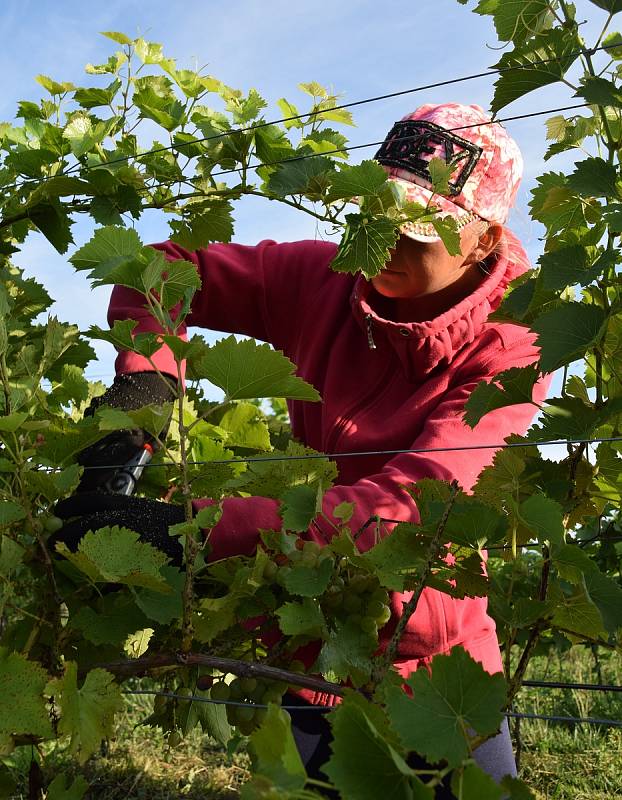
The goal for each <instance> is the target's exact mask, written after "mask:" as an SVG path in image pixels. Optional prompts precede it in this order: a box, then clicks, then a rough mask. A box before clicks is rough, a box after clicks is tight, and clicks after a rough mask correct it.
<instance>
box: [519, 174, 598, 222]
mask: <svg viewBox="0 0 622 800" xmlns="http://www.w3.org/2000/svg"><path fill="white" fill-rule="evenodd" d="M532 195H533V198H532V200H531V201H530V203H529V207H530V208H531V212H532V215H533V217H534V219H537V220H538V221H539V222H542V224H543V225H545V226H546V227H547V229H548V231H549V233H556V232H558V231H564V230H566V229H567V228H576V227H579V226H580V225H584V224H585V221H586V213H588V214H589V210H588V208H587V205H586V201H585V200H582V199H581V198H580V197H579V196H578V195H577V194H576V193H575V192H573V191H572V189H570V187H569V186H568V178H567V176H566V175H563V174H562V173H556V172H546V173H544V175H541V176H540V177H539V178H538V186H536V188H535V189H533V190H532Z"/></svg>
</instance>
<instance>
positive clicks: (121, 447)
mask: <svg viewBox="0 0 622 800" xmlns="http://www.w3.org/2000/svg"><path fill="white" fill-rule="evenodd" d="M163 377H164V378H165V380H163V379H162V377H161V376H160V375H158V373H157V372H134V373H128V374H124V375H117V377H116V378H115V379H114V383H113V384H112V386H111V387H110V388H109V389H107V390H106V391H105V392H104V394H102V395H101V396H100V397H96V398H95V399H94V400H93V401H92V402H91V404H90V406H89V407H88V408H87V410H86V411H85V414H84V415H85V416H87V417H92V416H93V414H94V413H95V411H97V409H98V408H99V407H100V406H104V405H106V406H110V407H111V408H119V409H121V410H123V411H133V410H134V409H137V408H142V407H143V406H147V405H163V404H164V403H169V402H171V401H172V400H173V399H174V398H175V390H176V388H177V381H176V380H175V379H174V378H173V377H172V376H170V375H164V376H163ZM169 424H170V417H169V419H168V422H167V423H166V424H165V426H164V428H163V429H162V431H161V432H160V437H162V436H163V435H164V436H166V432H167V431H168V426H169ZM154 441H155V440H154V438H153V436H151V435H150V434H149V433H146V432H145V431H143V430H141V429H140V428H133V429H132V430H122V431H114V432H113V433H110V434H108V436H105V437H104V438H103V439H100V441H99V442H96V443H95V444H93V445H91V446H90V447H87V448H85V449H84V450H83V451H82V452H81V453H79V454H78V457H77V462H78V464H80V465H81V466H83V467H85V469H84V473H83V475H82V479H81V480H80V484H79V486H78V489H77V491H78V492H80V493H81V492H93V491H104V492H105V491H106V490H105V488H103V487H105V485H106V483H108V481H109V480H110V479H111V478H112V477H113V476H114V474H115V472H116V471H117V470H116V468H117V467H118V465H120V464H126V463H127V462H128V461H129V460H130V459H131V458H133V457H134V456H135V455H136V453H137V452H139V451H140V450H142V448H143V447H144V446H145V444H151V445H153V444H154ZM107 465H110V467H111V469H103V467H106V466H107ZM89 467H96V468H97V469H89Z"/></svg>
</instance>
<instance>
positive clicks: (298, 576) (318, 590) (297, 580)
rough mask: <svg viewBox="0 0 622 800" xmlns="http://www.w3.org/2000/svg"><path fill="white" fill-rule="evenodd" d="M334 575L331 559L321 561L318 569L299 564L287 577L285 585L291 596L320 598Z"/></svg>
mask: <svg viewBox="0 0 622 800" xmlns="http://www.w3.org/2000/svg"><path fill="white" fill-rule="evenodd" d="M332 573H333V563H332V560H330V559H324V560H323V561H320V563H319V564H318V566H317V567H305V566H302V565H300V564H297V565H296V566H295V567H292V569H291V571H290V572H288V573H287V575H286V576H285V580H284V582H283V585H284V586H285V588H286V589H287V591H288V592H289V593H290V594H296V595H299V596H300V597H319V596H320V595H322V594H324V592H325V591H326V588H327V586H328V584H329V583H330V579H331V577H332Z"/></svg>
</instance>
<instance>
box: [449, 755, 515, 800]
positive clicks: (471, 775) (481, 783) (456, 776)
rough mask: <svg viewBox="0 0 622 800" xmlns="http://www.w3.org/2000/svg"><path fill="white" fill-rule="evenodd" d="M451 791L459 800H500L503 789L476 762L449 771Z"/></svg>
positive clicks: (502, 795)
mask: <svg viewBox="0 0 622 800" xmlns="http://www.w3.org/2000/svg"><path fill="white" fill-rule="evenodd" d="M451 791H452V792H453V793H454V795H455V796H456V797H459V798H460V799H461V800H481V798H483V797H485V798H486V800H501V798H502V797H504V796H506V795H504V792H503V789H502V788H501V787H500V786H499V784H498V783H496V782H495V781H494V780H493V778H491V777H490V775H488V773H486V772H484V770H483V769H482V768H481V767H478V766H477V764H469V765H467V766H466V767H461V768H460V769H456V770H454V771H453V772H452V773H451Z"/></svg>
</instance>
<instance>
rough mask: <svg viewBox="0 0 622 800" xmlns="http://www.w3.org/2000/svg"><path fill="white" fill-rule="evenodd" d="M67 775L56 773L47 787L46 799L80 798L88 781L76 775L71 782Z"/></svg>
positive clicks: (76, 799)
mask: <svg viewBox="0 0 622 800" xmlns="http://www.w3.org/2000/svg"><path fill="white" fill-rule="evenodd" d="M70 781H71V779H70V777H69V776H68V775H65V774H63V773H61V774H60V775H57V776H56V777H55V778H54V780H53V781H52V782H51V783H50V785H49V786H48V788H47V795H46V797H47V800H82V798H83V797H84V795H85V794H86V792H87V790H88V788H89V783H88V781H86V780H85V779H84V778H83V777H82V776H81V775H78V777H77V778H75V779H74V780H73V781H72V782H71V783H70Z"/></svg>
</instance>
